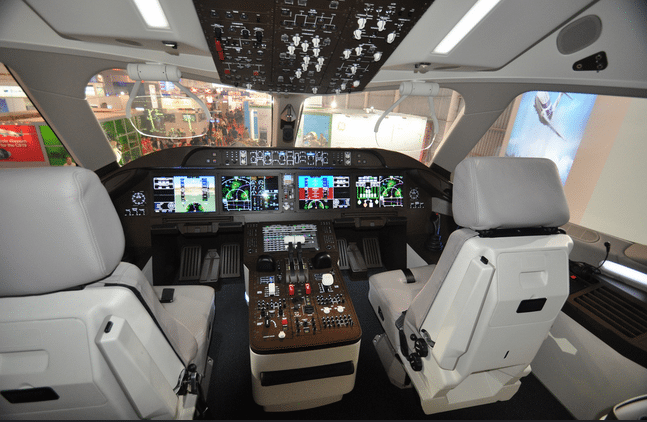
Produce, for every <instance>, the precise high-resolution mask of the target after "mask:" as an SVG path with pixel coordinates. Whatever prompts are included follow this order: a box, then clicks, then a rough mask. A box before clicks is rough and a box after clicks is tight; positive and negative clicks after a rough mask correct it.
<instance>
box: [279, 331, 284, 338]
mask: <svg viewBox="0 0 647 422" xmlns="http://www.w3.org/2000/svg"><path fill="white" fill-rule="evenodd" d="M279 338H285V331H283V330H281V331H279Z"/></svg>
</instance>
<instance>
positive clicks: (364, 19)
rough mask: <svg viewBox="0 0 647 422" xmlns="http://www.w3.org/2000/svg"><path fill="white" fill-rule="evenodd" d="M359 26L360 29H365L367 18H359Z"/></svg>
mask: <svg viewBox="0 0 647 422" xmlns="http://www.w3.org/2000/svg"><path fill="white" fill-rule="evenodd" d="M357 26H358V27H359V29H364V26H366V18H359V19H357Z"/></svg>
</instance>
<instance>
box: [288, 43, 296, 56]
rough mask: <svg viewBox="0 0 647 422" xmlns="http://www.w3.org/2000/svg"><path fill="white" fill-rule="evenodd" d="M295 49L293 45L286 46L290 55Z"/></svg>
mask: <svg viewBox="0 0 647 422" xmlns="http://www.w3.org/2000/svg"><path fill="white" fill-rule="evenodd" d="M295 49H296V47H294V46H293V45H290V46H288V53H290V54H291V55H292V54H294V50H295Z"/></svg>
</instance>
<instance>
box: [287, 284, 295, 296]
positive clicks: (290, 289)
mask: <svg viewBox="0 0 647 422" xmlns="http://www.w3.org/2000/svg"><path fill="white" fill-rule="evenodd" d="M288 294H289V295H290V296H294V284H290V285H289V286H288Z"/></svg>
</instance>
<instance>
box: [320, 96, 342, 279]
mask: <svg viewBox="0 0 647 422" xmlns="http://www.w3.org/2000/svg"><path fill="white" fill-rule="evenodd" d="M342 89H343V88H342ZM334 281H335V278H334V277H333V276H332V274H330V273H328V274H324V275H323V276H322V277H321V284H323V285H324V286H326V287H328V286H332V284H333V283H334Z"/></svg>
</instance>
